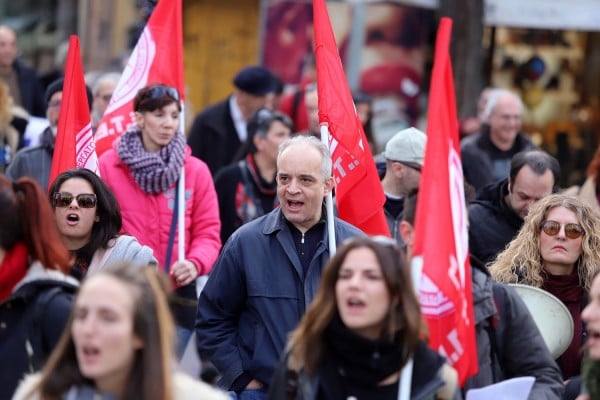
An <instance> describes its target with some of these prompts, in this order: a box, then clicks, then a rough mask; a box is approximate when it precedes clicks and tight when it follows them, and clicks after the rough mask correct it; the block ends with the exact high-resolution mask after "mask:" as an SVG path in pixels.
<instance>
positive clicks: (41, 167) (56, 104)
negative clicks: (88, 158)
mask: <svg viewBox="0 0 600 400" xmlns="http://www.w3.org/2000/svg"><path fill="white" fill-rule="evenodd" d="M63 84H64V79H62V78H61V79H57V80H55V81H54V82H52V83H51V84H50V85H48V88H47V89H46V93H45V95H44V101H45V104H46V118H47V119H48V122H49V124H50V125H49V126H48V127H47V128H46V129H44V131H43V132H42V134H41V136H40V144H39V145H38V146H33V147H26V148H24V149H21V150H19V151H18V152H17V154H15V157H14V159H13V160H12V162H11V163H10V164H9V166H8V168H7V170H6V175H7V176H8V177H9V178H11V179H12V180H15V179H18V178H20V177H23V176H28V177H31V178H33V179H35V180H36V181H38V183H39V184H40V185H41V186H42V188H43V189H44V190H45V189H47V188H48V183H49V182H48V181H49V179H50V169H51V168H52V156H53V154H54V141H55V139H56V131H57V128H58V116H59V115H60V104H61V101H62V90H63ZM85 89H86V91H87V101H88V107H89V108H90V109H91V108H92V100H93V96H92V91H91V90H90V88H89V87H88V86H87V85H86V86H85Z"/></svg>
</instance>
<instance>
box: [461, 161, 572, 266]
mask: <svg viewBox="0 0 600 400" xmlns="http://www.w3.org/2000/svg"><path fill="white" fill-rule="evenodd" d="M559 176H560V166H559V164H558V161H557V160H556V159H555V158H554V157H552V156H551V155H550V154H548V153H546V152H545V151H542V150H531V151H525V152H521V153H518V154H516V155H515V156H514V157H513V158H512V160H511V166H510V174H509V176H508V178H507V179H504V180H502V181H498V182H495V183H492V184H489V185H487V186H484V187H483V188H481V189H480V190H479V191H478V192H477V198H476V200H475V201H474V202H473V203H471V204H470V205H469V222H470V224H469V250H470V251H471V254H472V255H474V256H475V257H477V259H478V260H480V261H481V262H482V263H483V264H487V263H488V262H490V261H493V260H494V258H495V257H496V255H497V254H498V253H500V252H501V251H502V250H504V248H505V247H506V245H507V244H508V243H509V242H510V241H511V240H512V239H513V238H514V237H515V236H516V235H517V233H518V232H519V229H521V225H523V219H524V218H525V217H526V216H527V213H529V207H531V205H532V204H533V203H535V202H536V201H538V200H539V199H541V198H542V197H544V196H546V195H548V194H550V193H552V192H553V190H554V189H555V188H556V184H557V183H558V180H559Z"/></svg>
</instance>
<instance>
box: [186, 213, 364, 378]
mask: <svg viewBox="0 0 600 400" xmlns="http://www.w3.org/2000/svg"><path fill="white" fill-rule="evenodd" d="M362 234H363V233H362V232H361V231H360V230H358V229H357V228H355V227H354V226H352V225H350V224H348V223H346V222H343V221H341V220H339V219H337V218H336V219H335V236H336V240H337V243H341V242H342V241H343V240H344V239H346V238H348V237H352V236H357V235H362ZM328 260H329V249H328V242H327V230H325V233H324V235H323V239H322V240H321V242H320V243H319V245H318V247H317V250H316V252H315V254H314V256H313V258H312V260H311V262H310V265H309V267H308V269H307V274H306V276H304V273H303V269H302V265H301V263H300V259H299V257H298V254H297V252H296V247H295V245H294V241H293V238H292V234H291V232H290V228H289V226H288V224H287V222H286V221H285V219H284V216H283V214H282V212H281V208H277V209H275V210H273V211H272V212H270V213H269V214H266V215H264V216H262V217H260V218H257V219H255V220H254V221H251V222H249V223H247V224H245V225H242V226H241V227H240V228H239V229H238V230H237V231H235V232H234V233H233V235H232V236H231V237H230V238H229V240H228V241H227V243H226V244H225V246H224V247H223V251H222V253H221V256H220V257H219V259H218V260H217V263H216V264H215V267H214V268H213V270H212V272H211V275H210V278H209V279H208V282H207V283H206V286H205V287H204V289H203V291H202V293H201V295H200V299H199V301H198V314H197V318H196V338H197V345H198V352H199V354H200V355H201V356H202V357H203V358H207V359H209V360H210V361H211V362H212V363H213V364H214V365H215V367H217V369H218V370H219V371H220V373H221V375H222V378H221V381H220V382H219V385H220V386H221V387H223V388H225V389H230V388H231V387H232V384H233V383H234V381H235V380H236V379H238V378H239V377H241V376H242V374H245V375H247V377H246V380H248V382H249V381H250V380H251V379H257V380H259V381H260V382H262V383H264V384H265V385H269V383H270V382H271V377H272V375H273V372H274V370H275V366H276V365H277V362H278V361H279V358H280V355H281V353H282V352H283V349H284V347H285V343H286V341H287V335H288V333H289V332H290V331H291V330H293V329H294V328H295V327H296V325H297V324H298V322H299V321H300V318H301V317H302V315H303V314H304V311H305V310H306V308H307V306H308V305H309V304H310V302H311V301H312V299H313V297H314V295H315V293H316V291H317V288H318V286H319V281H320V278H321V272H322V270H323V268H324V266H325V264H326V263H327V261H328Z"/></svg>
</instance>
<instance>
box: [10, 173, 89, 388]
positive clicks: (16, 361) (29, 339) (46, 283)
mask: <svg viewBox="0 0 600 400" xmlns="http://www.w3.org/2000/svg"><path fill="white" fill-rule="evenodd" d="M70 267H71V262H70V257H69V252H68V251H67V249H66V248H65V246H64V244H63V243H62V241H61V240H60V234H59V233H58V229H57V227H56V223H55V222H54V218H53V217H52V209H51V208H50V204H49V203H48V200H47V199H46V194H45V193H44V191H43V190H42V189H41V187H40V186H39V185H38V184H37V182H35V181H34V180H33V179H31V178H20V179H17V180H16V181H14V182H11V181H10V180H9V179H8V178H6V176H4V175H0V359H1V360H2V362H1V363H0V399H10V398H11V396H12V394H13V392H14V390H15V388H16V387H17V384H18V382H19V381H20V380H21V379H22V378H23V376H24V375H25V374H26V373H31V372H34V371H36V370H38V369H40V368H41V367H42V366H43V364H44V362H45V361H46V358H47V357H48V356H49V355H50V353H51V351H52V349H53V348H54V346H55V344H56V343H57V342H58V339H59V337H60V334H61V332H62V330H63V328H64V327H65V326H66V324H67V320H68V316H69V313H70V312H71V304H72V299H73V293H74V292H75V291H76V289H77V285H78V282H77V280H75V279H74V278H72V277H69V276H68V275H67V273H68V271H69V268H70Z"/></svg>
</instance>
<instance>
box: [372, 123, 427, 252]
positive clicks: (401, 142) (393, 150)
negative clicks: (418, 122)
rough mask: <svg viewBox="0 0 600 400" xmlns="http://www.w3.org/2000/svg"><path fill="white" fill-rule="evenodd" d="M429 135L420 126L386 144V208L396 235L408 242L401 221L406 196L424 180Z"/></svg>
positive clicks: (384, 182) (400, 241)
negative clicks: (423, 172) (424, 164)
mask: <svg viewBox="0 0 600 400" xmlns="http://www.w3.org/2000/svg"><path fill="white" fill-rule="evenodd" d="M426 141H427V136H426V135H425V134H424V133H423V132H421V131H420V130H418V129H416V128H407V129H403V130H401V131H400V132H398V133H396V134H395V135H394V136H392V138H391V139H390V140H388V142H387V143H386V145H385V151H384V152H383V157H384V158H385V165H386V170H385V175H384V177H383V179H382V180H381V185H382V186H383V192H384V193H385V204H384V212H385V218H386V220H387V223H388V227H389V228H390V233H391V234H392V237H393V238H394V239H396V241H397V242H398V244H400V245H404V242H403V241H402V237H401V236H400V222H401V221H402V213H403V210H404V198H405V197H406V196H407V195H408V194H409V193H410V192H411V191H412V190H414V189H417V188H418V187H419V183H420V182H421V169H422V168H423V160H424V158H425V143H426Z"/></svg>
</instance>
